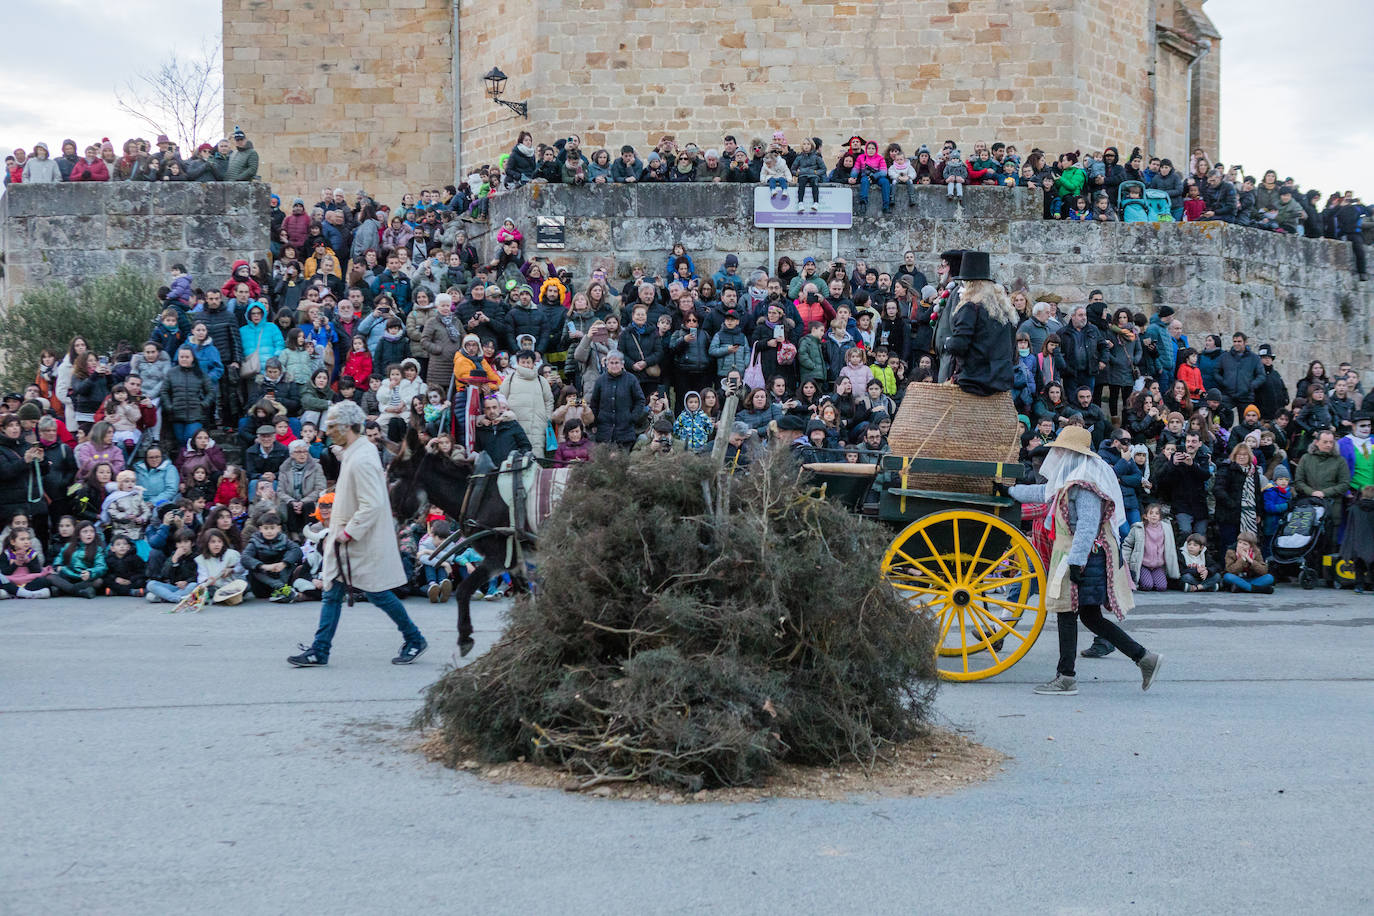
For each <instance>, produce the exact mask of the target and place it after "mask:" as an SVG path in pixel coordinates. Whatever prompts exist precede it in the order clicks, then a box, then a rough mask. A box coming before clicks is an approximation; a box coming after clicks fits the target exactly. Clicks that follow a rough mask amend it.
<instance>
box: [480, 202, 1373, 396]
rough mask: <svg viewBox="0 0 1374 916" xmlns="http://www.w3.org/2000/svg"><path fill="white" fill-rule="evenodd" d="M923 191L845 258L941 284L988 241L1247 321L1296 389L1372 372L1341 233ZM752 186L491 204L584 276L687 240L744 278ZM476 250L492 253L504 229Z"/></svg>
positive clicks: (1060, 273)
mask: <svg viewBox="0 0 1374 916" xmlns="http://www.w3.org/2000/svg"><path fill="white" fill-rule="evenodd" d="M917 191H918V196H917V205H916V206H915V207H914V208H908V207H907V205H906V201H905V200H904V198H903V197H901V196H899V197H898V199H897V207H896V209H895V210H894V212H893V213H892V214H891V216H886V217H885V216H880V215H876V216H866V217H859V218H856V220H855V228H854V229H852V230H841V231H840V233H839V252H840V254H841V255H842V256H844V257H846V258H848V259H849V261H850V263H851V264H852V263H853V260H854V259H855V257H864V258H866V259H867V260H868V261H869V263H873V264H877V265H881V266H882V267H885V268H890V267H892V266H894V265H896V264H897V263H899V262H900V261H901V259H902V254H903V252H905V251H906V250H907V249H908V248H910V249H912V250H914V251H916V252H917V263H918V265H920V267H921V269H922V270H923V271H924V272H925V273H926V275H927V276H928V277H930V278H932V279H933V278H934V277H935V268H936V264H937V263H938V258H939V253H940V252H941V251H943V250H945V249H948V248H975V249H981V250H984V251H988V252H990V253H991V255H992V263H993V269H994V272H995V275H996V276H997V277H998V278H999V279H1001V280H1002V281H1003V282H1006V283H1011V284H1015V285H1018V286H1025V287H1028V288H1029V289H1030V291H1031V293H1032V296H1036V295H1042V294H1052V295H1054V296H1058V297H1059V298H1060V300H1061V301H1064V302H1067V303H1081V302H1085V301H1086V300H1087V298H1088V292H1089V291H1090V290H1093V289H1101V290H1102V291H1103V292H1104V293H1105V294H1106V298H1107V301H1108V302H1110V303H1112V304H1113V305H1124V306H1127V307H1129V308H1131V309H1132V310H1133V311H1143V312H1146V313H1147V314H1149V313H1151V312H1152V311H1153V309H1154V308H1155V307H1156V306H1158V305H1161V304H1168V305H1171V306H1173V307H1174V308H1175V309H1177V310H1178V311H1179V312H1180V314H1181V316H1182V318H1183V321H1184V323H1185V327H1186V329H1187V332H1188V333H1189V335H1190V336H1191V337H1192V339H1193V340H1194V341H1196V342H1198V343H1199V344H1200V343H1201V341H1202V336H1203V335H1205V334H1207V333H1213V332H1214V333H1218V334H1221V335H1223V337H1224V338H1225V339H1226V341H1227V343H1228V344H1229V335H1230V334H1231V332H1232V331H1233V330H1236V329H1241V330H1245V331H1246V332H1247V333H1249V334H1251V335H1253V336H1256V337H1258V338H1261V339H1262V340H1263V341H1267V342H1271V343H1273V345H1274V347H1275V349H1276V350H1277V351H1278V354H1279V359H1278V363H1279V366H1280V369H1281V371H1282V372H1283V374H1284V377H1285V378H1286V379H1288V380H1289V381H1290V382H1291V381H1293V380H1295V379H1297V378H1300V377H1301V376H1302V374H1303V373H1305V372H1306V369H1307V366H1306V360H1309V359H1313V358H1321V359H1324V360H1326V361H1328V362H1329V363H1334V362H1337V361H1339V360H1342V359H1349V360H1351V361H1352V362H1354V363H1355V364H1356V365H1357V366H1361V367H1362V368H1364V369H1371V368H1374V336H1372V335H1371V331H1372V330H1374V327H1372V326H1371V320H1372V319H1371V316H1374V284H1360V283H1357V282H1356V281H1355V278H1354V275H1353V273H1352V272H1351V262H1350V248H1349V245H1347V244H1345V243H1343V242H1334V241H1329V240H1325V239H1301V238H1293V237H1291V236H1281V235H1276V234H1274V233H1269V232H1262V231H1260V230H1258V229H1244V228H1239V227H1235V226H1229V225H1225V224H1222V223H1107V224H1100V223H1059V222H1047V221H1044V220H1042V219H1040V214H1041V203H1040V198H1039V192H1038V191H1035V190H1032V189H1024V188H1018V189H1001V188H981V187H972V188H968V189H966V190H965V192H964V194H965V197H964V202H963V205H962V206H955V205H954V204H952V203H950V202H949V201H946V200H945V195H944V189H943V188H933V187H924V188H918V189H917ZM752 194H753V188H752V187H750V186H745V187H740V186H738V185H715V184H692V185H656V186H633V187H632V186H627V185H603V186H599V187H595V188H581V189H574V188H569V187H566V186H547V187H543V188H539V189H538V190H537V191H536V190H534V189H530V188H526V189H522V190H520V191H516V192H512V193H510V194H506V195H503V196H501V197H498V198H496V200H495V201H494V203H493V210H492V218H491V224H490V225H491V228H492V229H493V230H494V227H497V226H499V225H500V224H501V221H502V220H503V219H505V218H507V217H509V218H511V219H514V220H515V222H516V225H518V226H519V227H520V228H521V230H522V231H523V232H524V233H525V237H526V239H527V240H528V241H527V254H528V255H535V254H539V255H544V256H547V257H549V258H551V259H552V260H553V261H554V262H555V263H557V264H560V265H564V264H568V265H572V266H573V268H574V271H575V278H576V279H577V281H578V282H579V283H581V284H585V282H586V277H587V276H588V275H589V274H590V272H591V270H592V269H594V268H595V267H597V266H605V267H607V268H609V269H610V270H612V271H613V273H614V274H615V275H616V276H618V277H620V278H622V279H621V280H620V282H622V283H623V282H624V280H625V279H628V277H629V273H630V268H631V266H632V265H633V264H634V263H642V264H644V265H645V266H646V267H647V268H648V270H649V271H650V272H651V273H654V274H658V273H661V272H663V271H664V270H665V263H666V260H667V255H668V251H669V249H670V248H671V246H672V244H673V243H674V242H675V241H681V242H683V243H684V244H685V245H686V246H687V248H688V250H689V251H690V252H691V254H692V257H693V259H694V260H695V262H696V266H697V272H698V274H702V273H705V274H710V273H714V272H715V271H716V270H717V269H719V268H720V266H721V264H722V262H723V260H724V257H725V255H726V254H730V253H734V254H737V255H739V258H740V264H741V270H740V273H741V274H742V275H744V276H745V277H746V278H747V277H748V275H749V273H750V272H751V271H752V269H753V268H755V267H759V266H762V265H764V263H765V262H766V261H767V253H768V232H767V230H765V229H755V228H753V220H752ZM878 209H879V208H878V207H877V206H876V205H875V206H873V207H872V209H871V211H870V212H871V213H875V214H876V213H877V211H878ZM539 216H563V217H565V220H566V237H567V248H566V249H565V250H563V251H539V250H538V249H536V247H535V245H534V243H533V239H534V236H535V222H536V218H537V217H539ZM480 243H481V244H482V245H484V246H485V248H486V252H487V253H488V254H492V253H494V252H495V249H496V247H497V246H496V245H495V242H494V231H488V233H487V234H486V235H484V236H482V237H481V239H480ZM776 246H777V247H776V255H777V256H779V257H780V256H782V255H788V256H790V257H791V258H792V259H793V260H794V261H795V262H797V263H800V262H801V259H802V258H803V257H804V256H806V255H813V256H815V257H816V259H817V260H818V261H821V262H822V263H823V264H824V263H826V262H827V261H828V259H829V257H830V232H829V231H828V230H778V232H777V238H776Z"/></svg>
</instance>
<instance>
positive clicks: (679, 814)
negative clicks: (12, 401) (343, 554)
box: [0, 589, 1374, 916]
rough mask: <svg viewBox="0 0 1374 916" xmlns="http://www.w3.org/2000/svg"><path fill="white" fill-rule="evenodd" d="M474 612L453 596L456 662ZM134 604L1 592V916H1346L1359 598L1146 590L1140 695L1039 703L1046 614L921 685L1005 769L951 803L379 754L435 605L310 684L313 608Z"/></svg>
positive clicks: (1357, 754)
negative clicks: (634, 784)
mask: <svg viewBox="0 0 1374 916" xmlns="http://www.w3.org/2000/svg"><path fill="white" fill-rule="evenodd" d="M164 607H165V606H164ZM500 609H501V606H499V605H495V604H485V605H478V606H477V607H476V614H477V626H478V634H477V637H478V646H477V652H481V651H483V650H484V649H485V648H486V647H487V646H488V645H489V644H490V642H491V640H492V638H493V637H494V636H495V634H496V631H497V629H498V627H499V624H500ZM161 610H162V608H159V607H156V606H153V605H148V604H146V603H143V602H138V601H119V600H99V601H89V602H87V601H80V600H52V601H8V602H4V603H0V913H5V914H11V913H13V914H25V916H29V914H47V913H61V914H70V913H136V914H159V913H178V914H180V913H185V912H202V913H234V914H256V913H286V912H292V913H296V912H302V911H309V912H336V913H378V912H395V911H400V910H403V909H404V910H412V911H421V912H440V911H444V912H450V911H467V912H477V913H498V912H499V913H504V912H519V911H526V912H530V911H542V912H559V913H598V914H599V913H674V912H690V913H696V912H718V913H737V912H749V913H789V914H794V913H831V912H854V913H868V912H877V911H879V910H883V911H895V912H957V911H969V912H979V913H984V912H986V913H1171V914H1176V913H1193V912H1208V913H1246V914H1255V913H1284V914H1288V913H1294V912H1318V913H1337V914H1344V913H1361V912H1365V913H1367V912H1371V910H1374V891H1371V882H1370V880H1369V877H1368V864H1367V863H1368V862H1369V860H1370V858H1371V855H1372V854H1374V827H1371V817H1370V813H1371V811H1374V792H1371V787H1370V775H1369V769H1370V762H1371V758H1374V754H1371V751H1374V737H1372V734H1374V727H1372V726H1374V714H1371V703H1370V699H1371V681H1374V675H1372V674H1371V666H1370V662H1369V659H1370V658H1371V655H1372V654H1374V598H1370V597H1358V596H1355V595H1352V594H1351V593H1349V592H1341V593H1333V592H1329V591H1325V590H1318V591H1312V592H1303V591H1299V590H1296V589H1284V590H1281V591H1280V592H1279V594H1277V595H1275V596H1273V597H1269V598H1261V597H1256V598H1249V597H1242V596H1233V595H1209V596H1204V597H1194V596H1187V597H1184V596H1181V595H1173V594H1170V595H1168V596H1165V597H1162V598H1161V597H1153V598H1146V599H1144V601H1143V606H1142V607H1141V608H1139V609H1138V611H1137V613H1136V614H1135V615H1134V616H1133V617H1132V618H1131V620H1130V621H1128V628H1129V629H1130V630H1131V632H1132V633H1133V634H1134V635H1135V636H1136V637H1137V638H1138V639H1139V640H1140V641H1141V642H1143V643H1145V644H1146V645H1147V646H1149V647H1150V648H1153V649H1157V650H1159V651H1161V652H1162V653H1163V654H1164V656H1165V664H1164V667H1163V669H1162V671H1161V674H1160V677H1159V679H1158V681H1157V682H1156V685H1155V686H1154V687H1153V688H1152V689H1151V690H1150V692H1149V693H1145V694H1142V693H1141V691H1140V688H1139V681H1138V677H1137V672H1136V669H1135V667H1134V666H1133V665H1131V664H1130V663H1129V662H1127V661H1125V660H1123V659H1121V658H1120V656H1116V657H1114V658H1108V659H1104V660H1101V661H1081V662H1080V663H1079V670H1078V674H1079V681H1080V687H1081V693H1080V694H1079V696H1077V697H1075V698H1064V697H1053V698H1047V697H1038V696H1034V695H1033V694H1031V692H1030V687H1031V686H1032V685H1033V684H1034V683H1037V682H1038V681H1041V680H1044V679H1047V678H1048V677H1049V676H1050V675H1051V673H1052V668H1053V659H1054V652H1055V649H1054V645H1055V642H1054V639H1053V637H1052V633H1049V632H1047V633H1046V634H1045V637H1043V638H1042V639H1041V640H1040V641H1039V643H1038V644H1037V645H1036V646H1035V648H1034V649H1033V650H1032V654H1031V655H1030V656H1029V657H1027V658H1026V659H1025V660H1023V661H1022V662H1021V663H1020V664H1019V665H1018V666H1017V668H1016V669H1013V670H1012V671H1011V672H1008V673H1007V674H1006V675H1004V676H1002V677H1000V678H998V679H996V680H994V681H991V682H985V683H979V684H971V685H953V686H949V687H947V688H946V689H945V690H943V691H942V693H941V696H940V699H939V701H938V708H939V712H940V715H941V717H942V719H943V720H944V721H945V723H946V724H948V725H950V726H952V727H956V728H959V729H962V730H965V731H967V732H968V733H970V734H971V735H972V736H974V737H975V738H976V739H978V740H980V741H982V742H984V743H986V744H989V745H992V746H994V747H997V748H999V749H1001V750H1002V751H1004V752H1005V753H1007V754H1009V755H1011V758H1012V759H1011V760H1009V761H1008V763H1007V766H1006V768H1005V770H1004V772H1003V773H1002V774H1001V775H1000V776H999V777H997V778H996V779H993V780H991V781H989V782H987V783H984V784H982V785H980V786H977V787H975V788H972V789H969V790H965V791H963V792H960V793H958V794H956V795H951V796H946V797H935V798H918V799H854V800H850V801H846V802H818V801H793V800H784V801H766V802H759V803H753V804H743V805H717V804H693V805H681V806H675V805H657V804H651V803H629V802H616V801H606V800H600V799H592V798H584V797H578V796H572V795H568V794H564V793H560V792H557V791H548V790H535V789H527V788H523V787H511V786H499V785H491V784H488V783H485V782H483V781H481V780H480V779H478V778H476V777H474V776H471V775H468V774H464V773H455V772H453V771H450V770H447V769H444V768H442V767H440V766H437V765H433V764H430V763H427V762H426V761H424V760H423V759H421V758H420V757H419V756H418V755H416V754H414V753H409V752H405V751H403V750H401V749H400V748H399V747H398V745H399V743H400V742H401V739H402V738H403V737H404V735H403V733H402V732H401V729H402V727H403V726H404V725H405V723H406V721H407V720H408V718H409V716H410V715H411V713H412V712H413V711H414V710H415V708H416V707H417V705H418V699H417V695H418V693H419V691H420V690H421V689H422V688H423V687H424V686H425V685H426V684H427V683H429V682H430V681H432V680H433V679H434V678H435V677H436V676H437V675H438V673H439V672H440V670H441V669H442V667H443V666H444V664H446V662H447V659H448V655H449V647H450V646H451V644H452V641H453V639H454V631H455V624H454V619H453V615H452V605H450V606H449V607H446V608H438V607H434V606H432V605H429V604H425V603H412V606H411V610H412V613H414V614H415V616H416V619H417V621H418V622H419V624H420V625H421V627H422V628H423V629H424V631H425V633H426V635H427V636H428V638H429V639H430V642H431V646H432V648H431V649H430V652H429V654H428V655H426V656H425V657H424V658H423V659H421V661H420V662H419V663H417V664H416V665H414V666H412V667H409V668H406V667H394V666H392V665H391V664H389V659H390V658H391V656H392V655H393V654H394V653H395V650H396V649H397V648H398V647H399V645H400V639H399V637H398V635H397V634H396V632H395V630H394V629H392V628H391V626H390V623H389V622H388V621H387V620H386V618H385V617H384V616H383V615H382V614H381V613H380V612H378V611H375V610H373V609H372V608H370V607H369V606H366V605H361V606H359V607H357V608H355V609H352V610H345V616H344V620H343V624H342V626H341V628H340V634H339V640H338V643H337V644H336V646H335V651H334V655H333V659H332V660H331V663H330V666H329V667H328V668H325V669H314V670H297V669H293V668H290V667H288V666H287V665H286V664H285V661H284V658H285V656H286V655H287V654H288V653H290V652H291V651H293V650H294V648H295V645H296V643H297V642H299V641H308V640H309V637H310V636H311V634H312V633H313V630H314V622H315V614H316V608H315V607H314V606H312V605H292V606H279V605H272V604H268V603H265V602H256V603H253V604H250V605H244V606H241V607H238V608H216V609H211V610H207V611H206V612H204V613H201V614H193V615H184V616H171V615H168V614H165V613H161ZM1083 644H1084V645H1086V644H1087V637H1086V636H1085V637H1084V639H1083Z"/></svg>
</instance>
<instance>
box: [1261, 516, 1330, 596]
mask: <svg viewBox="0 0 1374 916" xmlns="http://www.w3.org/2000/svg"><path fill="white" fill-rule="evenodd" d="M1327 525H1328V521H1327V510H1326V504H1325V503H1324V502H1322V501H1321V500H1320V499H1310V498H1309V499H1299V500H1295V501H1294V503H1293V505H1292V507H1291V508H1290V509H1289V510H1288V513H1287V514H1286V515H1285V516H1284V517H1283V519H1282V520H1281V521H1280V522H1279V528H1278V531H1276V532H1275V533H1274V544H1273V551H1274V555H1273V557H1272V558H1271V562H1272V563H1276V564H1278V565H1279V566H1297V568H1298V584H1299V585H1301V586H1302V587H1303V588H1309V589H1310V588H1314V587H1315V586H1316V584H1317V578H1318V576H1319V575H1320V574H1321V562H1320V560H1319V559H1318V557H1319V551H1320V548H1321V545H1322V544H1323V543H1325V541H1326V529H1327Z"/></svg>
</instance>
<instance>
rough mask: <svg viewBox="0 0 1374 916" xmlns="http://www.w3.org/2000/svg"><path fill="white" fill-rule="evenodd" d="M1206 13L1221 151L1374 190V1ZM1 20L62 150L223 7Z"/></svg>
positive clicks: (0, 83)
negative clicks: (128, 83) (1212, 36)
mask: <svg viewBox="0 0 1374 916" xmlns="http://www.w3.org/2000/svg"><path fill="white" fill-rule="evenodd" d="M1122 2H1131V0H1122ZM1134 2H1147V0H1134ZM1206 10H1207V12H1208V13H1209V15H1211V17H1212V19H1213V21H1214V22H1215V23H1216V25H1217V29H1218V30H1219V31H1220V32H1221V34H1222V36H1223V44H1222V52H1221V53H1222V66H1221V73H1222V102H1221V158H1222V160H1223V161H1224V162H1226V163H1228V164H1229V163H1233V162H1239V163H1241V164H1243V165H1244V166H1245V167H1246V169H1247V171H1250V172H1253V173H1254V174H1256V176H1258V175H1259V174H1260V173H1262V172H1263V170H1264V169H1266V168H1273V169H1276V170H1277V171H1278V172H1279V177H1280V178H1282V177H1285V176H1287V175H1292V176H1294V177H1295V178H1297V179H1298V181H1299V182H1300V183H1301V184H1302V185H1303V186H1304V187H1308V188H1311V187H1316V188H1319V189H1320V190H1322V191H1324V192H1330V191H1333V190H1338V189H1345V188H1349V187H1351V186H1352V185H1354V188H1353V190H1354V191H1355V192H1356V193H1357V194H1361V195H1362V196H1363V197H1364V199H1365V200H1369V199H1371V197H1374V183H1371V180H1370V178H1369V170H1368V169H1367V168H1366V167H1365V163H1364V158H1363V151H1364V150H1367V149H1369V148H1370V142H1369V141H1371V140H1374V101H1371V96H1370V91H1369V86H1370V85H1371V84H1374V79H1371V78H1372V77H1374V59H1371V56H1370V55H1369V54H1368V53H1366V50H1365V48H1364V47H1362V44H1361V43H1362V42H1364V43H1366V44H1367V42H1368V39H1369V37H1370V36H1371V35H1374V4H1370V3H1368V2H1367V0H1313V2H1310V3H1308V4H1304V5H1302V6H1301V7H1295V6H1294V5H1293V4H1292V3H1290V2H1281V0H1210V2H1208V3H1207V6H1206ZM5 21H6V22H7V23H8V25H7V27H6V34H7V36H8V38H7V41H6V54H5V55H4V56H3V58H0V148H3V149H4V150H6V151H9V150H12V149H14V148H15V147H16V146H23V147H24V148H25V149H31V148H32V147H33V144H34V142H36V141H37V140H40V139H41V140H45V141H47V143H48V144H49V146H50V147H51V148H52V150H53V154H54V155H56V154H57V153H58V148H57V145H58V144H59V143H60V142H61V141H62V139H63V138H64V137H72V138H74V139H76V141H77V142H78V144H79V146H80V147H83V148H84V146H85V145H86V144H87V143H89V142H91V141H93V140H96V139H98V138H100V137H102V136H108V137H110V138H112V139H113V140H114V143H115V148H116V149H118V148H119V145H120V143H122V142H123V140H124V139H126V138H127V137H132V136H150V133H149V131H148V129H147V128H146V127H144V126H142V125H140V124H139V123H138V122H137V121H135V120H133V119H132V118H130V117H128V116H127V115H124V114H122V113H121V112H119V111H118V110H117V109H116V108H115V107H114V88H115V86H116V85H119V84H120V83H122V81H123V80H125V79H128V78H129V77H130V76H132V75H133V74H135V73H137V72H139V71H140V70H144V69H148V68H149V67H152V66H155V65H156V64H157V63H159V62H160V61H161V60H162V59H164V58H165V57H166V56H167V54H168V53H170V52H171V51H172V50H184V51H189V52H192V53H194V52H195V51H196V50H197V49H198V48H199V46H200V44H201V42H202V40H204V39H205V38H207V37H211V38H214V39H215V40H218V38H217V36H218V34H219V28H220V5H219V2H218V0H178V2H177V3H175V4H174V5H172V6H168V5H167V4H166V3H165V2H153V0H124V2H122V3H118V4H109V3H97V4H92V3H89V2H84V0H83V2H77V0H48V2H46V3H37V4H35V3H28V4H22V5H17V6H16V7H15V8H14V9H12V10H11V11H10V12H9V14H8V15H6V17H5ZM230 115H231V116H232V112H231V113H230ZM1004 139H1008V140H1010V139H1014V138H1011V137H1006V138H1004ZM1163 152H1164V154H1166V155H1167V154H1170V153H1179V152H1181V151H1169V150H1165V151H1163Z"/></svg>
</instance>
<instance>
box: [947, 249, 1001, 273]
mask: <svg viewBox="0 0 1374 916" xmlns="http://www.w3.org/2000/svg"><path fill="white" fill-rule="evenodd" d="M954 279H956V280H991V279H992V263H991V258H989V257H988V253H987V252H986V251H965V252H964V257H963V260H962V262H961V263H960V265H959V273H958V275H957V276H956V277H955V278H954Z"/></svg>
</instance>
